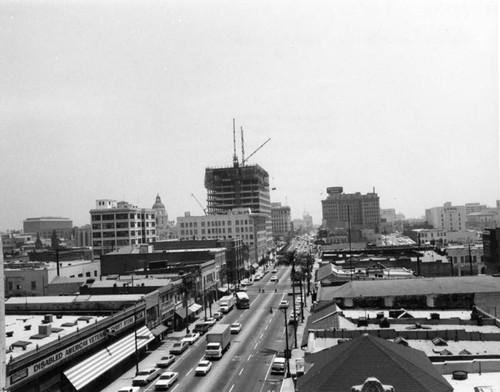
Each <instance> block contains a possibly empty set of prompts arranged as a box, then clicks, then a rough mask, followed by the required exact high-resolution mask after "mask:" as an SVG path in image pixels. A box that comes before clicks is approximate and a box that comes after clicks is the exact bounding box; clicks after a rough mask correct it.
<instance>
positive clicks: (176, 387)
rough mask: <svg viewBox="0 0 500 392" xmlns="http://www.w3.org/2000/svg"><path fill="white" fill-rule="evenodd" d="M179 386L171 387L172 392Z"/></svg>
mask: <svg viewBox="0 0 500 392" xmlns="http://www.w3.org/2000/svg"><path fill="white" fill-rule="evenodd" d="M179 385H180V384H177V385H176V386H175V387H173V388H172V392H174V391H175V390H176V389H177V387H178V386H179Z"/></svg>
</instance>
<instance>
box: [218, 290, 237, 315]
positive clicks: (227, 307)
mask: <svg viewBox="0 0 500 392" xmlns="http://www.w3.org/2000/svg"><path fill="white" fill-rule="evenodd" d="M233 307H234V296H233V295H232V294H231V295H226V296H224V297H222V298H221V299H219V308H220V311H221V312H222V313H229V312H230V311H231V310H232V309H233Z"/></svg>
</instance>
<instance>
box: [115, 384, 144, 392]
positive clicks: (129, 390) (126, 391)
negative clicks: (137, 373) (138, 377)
mask: <svg viewBox="0 0 500 392" xmlns="http://www.w3.org/2000/svg"><path fill="white" fill-rule="evenodd" d="M140 391H141V388H140V387H133V386H131V385H128V386H126V387H121V388H120V389H118V392H140Z"/></svg>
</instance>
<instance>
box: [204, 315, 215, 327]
mask: <svg viewBox="0 0 500 392" xmlns="http://www.w3.org/2000/svg"><path fill="white" fill-rule="evenodd" d="M216 322H217V320H216V319H214V318H213V317H207V318H206V319H205V324H207V325H210V326H213V325H214V324H215V323H216Z"/></svg>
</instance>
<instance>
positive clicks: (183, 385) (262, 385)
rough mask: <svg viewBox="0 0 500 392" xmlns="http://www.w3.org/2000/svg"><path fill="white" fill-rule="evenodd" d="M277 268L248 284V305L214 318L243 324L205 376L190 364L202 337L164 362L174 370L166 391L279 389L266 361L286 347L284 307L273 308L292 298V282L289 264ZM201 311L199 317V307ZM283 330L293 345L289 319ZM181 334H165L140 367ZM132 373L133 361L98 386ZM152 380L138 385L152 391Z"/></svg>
mask: <svg viewBox="0 0 500 392" xmlns="http://www.w3.org/2000/svg"><path fill="white" fill-rule="evenodd" d="M277 269H278V272H277V273H276V274H271V273H270V272H269V273H267V274H266V275H265V276H264V277H263V278H262V280H260V281H259V282H254V283H253V285H251V286H248V291H247V293H248V295H249V297H250V301H251V305H250V309H246V310H238V309H236V308H235V309H233V310H232V311H231V312H230V313H229V314H227V315H225V316H224V317H223V318H222V319H221V320H219V321H218V323H219V324H221V323H225V324H231V323H233V322H240V323H241V324H242V325H243V328H242V330H241V332H240V333H239V334H234V335H232V336H231V346H230V348H229V349H228V351H227V352H226V353H225V354H224V356H223V357H222V358H221V359H220V360H218V361H214V362H213V367H212V369H211V371H210V372H209V373H208V374H207V375H206V376H201V377H200V376H195V375H194V369H195V368H196V366H197V364H198V362H199V361H200V360H201V359H202V358H203V356H204V353H205V346H206V342H205V337H201V339H199V340H198V341H197V342H195V343H194V344H193V345H192V346H191V347H190V348H189V349H188V350H187V351H186V352H184V354H182V355H181V356H178V357H177V358H176V361H175V362H174V364H173V365H171V366H170V367H169V368H168V370H171V371H175V372H178V373H179V379H178V381H177V382H176V383H175V384H174V385H173V386H172V387H171V389H170V390H171V391H176V392H184V391H185V392H190V391H214V392H215V391H228V392H233V391H234V392H236V391H245V392H261V391H278V390H279V389H280V386H281V380H282V376H279V375H271V374H270V366H271V362H272V360H273V357H274V355H275V354H276V353H277V352H278V351H281V352H283V351H284V350H285V334H284V330H285V328H284V325H285V324H284V322H285V318H284V313H283V312H281V311H279V310H278V309H277V308H278V305H279V302H280V301H281V300H282V299H288V300H290V301H291V298H287V297H288V295H287V293H288V290H289V288H290V283H291V282H290V268H286V267H278V268H277ZM273 275H276V276H277V277H278V282H270V278H271V276H273ZM262 290H263V292H261V291H262ZM271 307H272V308H273V312H272V313H271V312H270V309H271ZM290 310H291V306H290ZM200 317H203V312H202V313H200ZM288 332H289V346H290V348H292V347H293V344H294V340H293V339H294V333H293V326H292V325H289V328H288ZM182 336H183V333H180V334H179V333H175V334H172V336H171V337H167V338H166V339H165V340H164V341H163V343H162V344H161V345H160V346H159V347H158V348H157V349H156V350H154V351H151V352H150V353H149V355H147V356H146V357H145V358H143V359H142V361H141V362H140V364H139V369H142V368H145V367H150V366H153V367H154V366H155V364H156V362H157V361H158V360H159V358H160V357H161V356H162V355H165V354H167V353H168V350H169V349H170V347H171V346H172V345H173V343H174V342H175V341H178V340H179V339H180V338H181V337H182ZM134 375H135V366H134V367H133V368H131V369H129V370H128V371H127V372H126V373H125V374H123V376H122V377H120V378H119V379H118V380H116V381H115V382H114V383H112V384H111V385H108V386H107V387H106V388H104V389H103V391H104V392H112V391H117V390H118V389H119V388H120V387H123V386H126V385H131V383H132V378H133V377H134ZM155 382H156V380H155V381H154V382H152V383H150V384H149V385H148V386H146V387H143V388H142V391H148V392H149V391H154V383H155Z"/></svg>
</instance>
